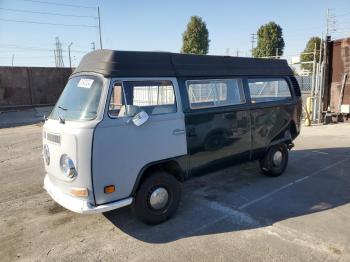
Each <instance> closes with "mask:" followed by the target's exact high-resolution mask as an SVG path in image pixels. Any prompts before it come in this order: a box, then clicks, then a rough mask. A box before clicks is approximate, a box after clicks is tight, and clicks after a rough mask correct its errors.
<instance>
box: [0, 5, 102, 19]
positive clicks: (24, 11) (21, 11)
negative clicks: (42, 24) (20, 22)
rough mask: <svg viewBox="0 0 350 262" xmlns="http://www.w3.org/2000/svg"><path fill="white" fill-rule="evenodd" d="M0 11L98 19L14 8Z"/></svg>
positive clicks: (0, 8)
mask: <svg viewBox="0 0 350 262" xmlns="http://www.w3.org/2000/svg"><path fill="white" fill-rule="evenodd" d="M0 10H4V11H10V12H18V13H30V14H40V15H55V16H65V17H67V16H70V17H78V18H94V19H97V17H95V16H88V15H73V14H62V13H51V12H39V11H30V10H23V9H12V8H2V7H0Z"/></svg>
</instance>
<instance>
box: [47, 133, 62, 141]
mask: <svg viewBox="0 0 350 262" xmlns="http://www.w3.org/2000/svg"><path fill="white" fill-rule="evenodd" d="M46 139H47V140H48V141H50V142H52V143H56V144H61V136H60V135H56V134H52V133H47V134H46Z"/></svg>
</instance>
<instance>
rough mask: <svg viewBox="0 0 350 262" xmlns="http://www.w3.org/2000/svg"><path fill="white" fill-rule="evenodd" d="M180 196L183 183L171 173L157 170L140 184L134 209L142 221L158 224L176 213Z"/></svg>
mask: <svg viewBox="0 0 350 262" xmlns="http://www.w3.org/2000/svg"><path fill="white" fill-rule="evenodd" d="M180 198H181V183H180V182H179V181H178V180H177V179H176V178H175V177H174V176H172V175H171V174H169V173H167V172H164V171H157V172H155V173H154V174H152V175H150V176H149V177H147V178H146V179H145V180H144V181H143V182H142V184H141V185H140V187H139V189H138V190H137V192H136V196H135V199H134V203H133V205H132V209H133V210H134V212H135V214H136V216H137V217H138V218H139V219H140V220H141V221H143V222H144V223H146V224H151V225H156V224H160V223H162V222H164V221H165V220H167V219H168V218H170V217H171V216H172V215H173V214H174V213H175V211H176V210H177V208H178V206H179V203H180Z"/></svg>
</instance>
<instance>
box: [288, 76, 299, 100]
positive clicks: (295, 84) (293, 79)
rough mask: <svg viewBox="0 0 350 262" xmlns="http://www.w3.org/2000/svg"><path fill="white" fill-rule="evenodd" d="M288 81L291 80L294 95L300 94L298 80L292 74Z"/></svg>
mask: <svg viewBox="0 0 350 262" xmlns="http://www.w3.org/2000/svg"><path fill="white" fill-rule="evenodd" d="M290 81H291V82H292V85H293V88H294V93H295V95H296V96H301V92H300V87H299V83H298V80H297V79H296V78H295V77H294V76H291V77H290Z"/></svg>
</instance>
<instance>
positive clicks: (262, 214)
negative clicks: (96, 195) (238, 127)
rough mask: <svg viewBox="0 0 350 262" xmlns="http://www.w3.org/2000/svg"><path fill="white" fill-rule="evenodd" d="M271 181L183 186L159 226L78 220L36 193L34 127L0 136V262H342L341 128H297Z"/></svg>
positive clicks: (115, 218) (252, 167) (345, 155)
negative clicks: (173, 212) (280, 170)
mask: <svg viewBox="0 0 350 262" xmlns="http://www.w3.org/2000/svg"><path fill="white" fill-rule="evenodd" d="M295 144H296V146H295V148H293V150H292V151H291V152H290V161H289V166H288V168H287V170H286V172H285V174H284V175H283V176H281V177H278V178H269V177H265V176H263V175H262V174H261V173H260V171H259V169H258V165H257V163H255V162H254V163H246V164H242V165H240V166H235V167H232V168H229V169H225V170H221V171H218V172H216V173H212V174H209V175H206V176H202V177H199V178H196V179H193V180H190V181H187V182H186V183H185V184H184V187H183V197H182V201H181V204H180V207H179V209H178V212H177V213H176V215H175V216H174V217H173V218H172V219H170V220H169V221H167V222H165V223H163V224H161V225H158V226H147V225H144V224H142V223H141V222H139V221H138V220H137V219H136V218H135V217H134V216H133V214H132V212H131V211H130V208H128V207H126V208H123V209H120V210H116V211H111V212H108V213H105V214H96V215H80V214H75V213H73V212H70V211H68V210H66V209H64V208H62V207H60V206H59V205H58V204H56V203H55V202H54V201H53V200H51V199H50V197H49V196H48V195H47V194H46V192H45V191H44V190H43V189H42V184H43V178H44V169H43V163H42V159H41V148H42V146H41V127H40V125H28V126H21V127H14V128H3V129H0V152H1V153H0V261H16V260H21V261H168V262H169V261H350V204H349V203H350V125H349V124H338V125H330V126H315V127H304V128H303V129H302V133H301V135H300V136H299V137H298V138H297V140H296V141H295Z"/></svg>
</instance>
